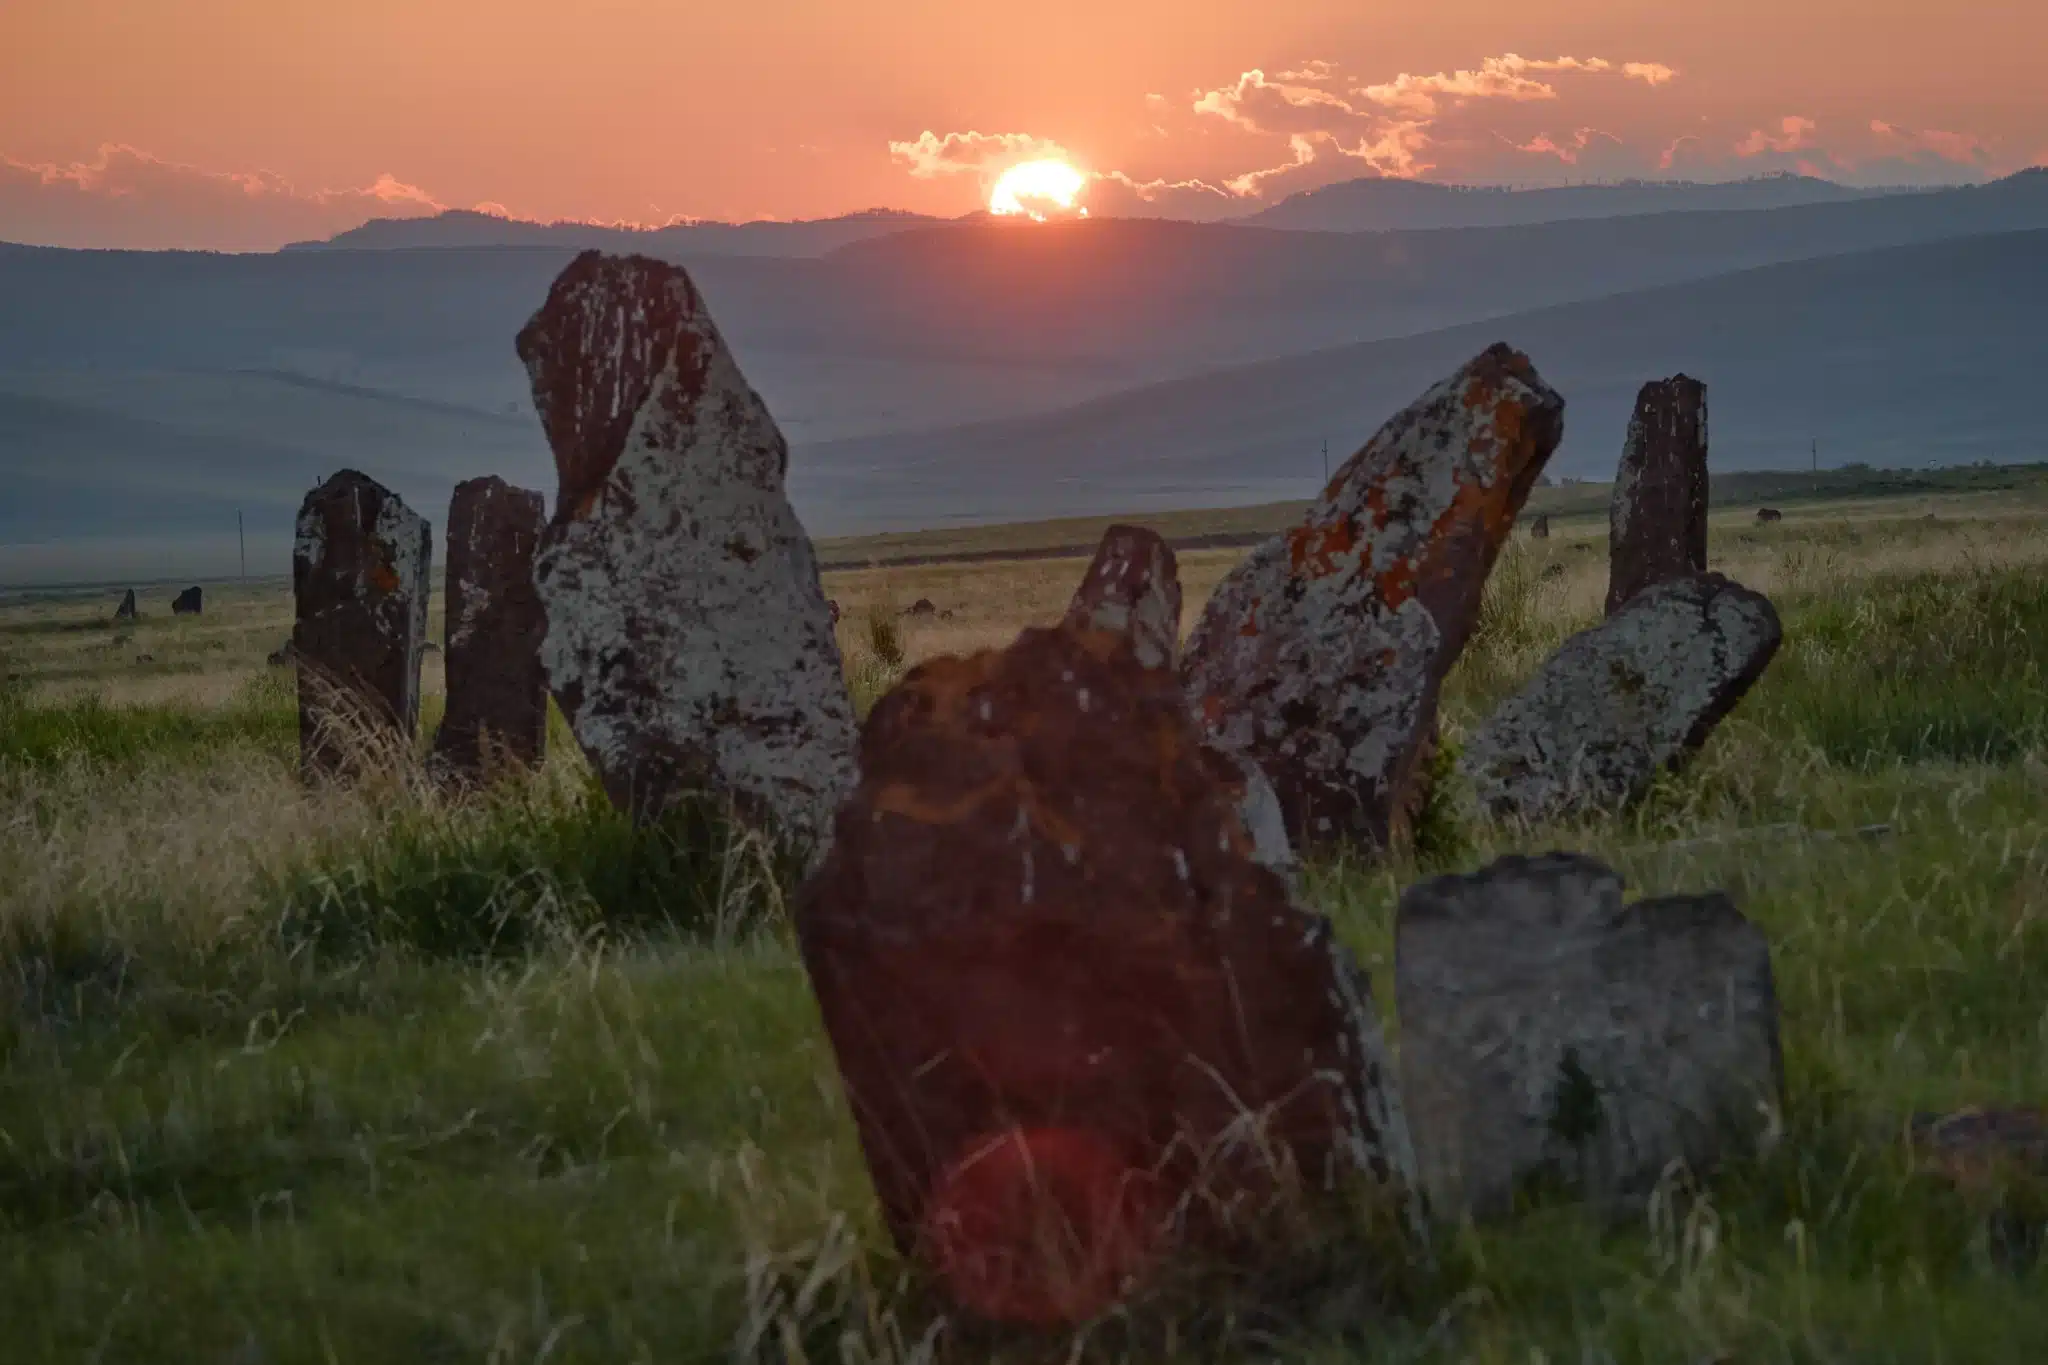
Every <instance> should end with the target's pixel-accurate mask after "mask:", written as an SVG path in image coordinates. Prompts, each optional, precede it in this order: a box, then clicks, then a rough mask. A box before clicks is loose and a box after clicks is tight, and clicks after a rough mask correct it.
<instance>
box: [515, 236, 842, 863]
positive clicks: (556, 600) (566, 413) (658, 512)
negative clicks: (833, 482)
mask: <svg viewBox="0 0 2048 1365" xmlns="http://www.w3.org/2000/svg"><path fill="white" fill-rule="evenodd" d="M518 351H519V357H520V359H521V360H522V361H524V362H525V365H526V369H527V373H528V375H529V376H530V377H531V379H532V382H533V396H534V406H535V408H536V409H537V410H538V411H539V413H540V418H541V425H542V427H543V428H544V429H545V430H546V432H547V436H548V444H549V446H550V447H551V448H552V449H553V451H554V456H555V467H556V470H557V472H558V474H559V476H560V489H559V492H558V494H557V496H556V500H555V512H554V517H553V519H552V520H551V521H550V522H549V523H548V526H547V529H546V530H545V531H544V532H543V533H542V535H541V541H540V548H539V551H538V552H537V554H536V556H535V561H534V579H535V583H536V585H537V586H538V588H539V591H540V597H541V602H542V605H543V607H544V609H545V611H546V614H547V622H548V626H547V636H546V640H545V642H544V643H543V645H542V648H541V660H542V664H543V666H544V667H545V669H546V670H547V675H548V680H549V683H550V685H551V686H552V688H553V690H554V694H555V698H556V700H557V701H558V702H559V703H560V704H561V707H562V711H563V713H564V715H566V716H567V717H568V719H569V723H570V726H571V728H572V729H573V730H574V732H575V735H576V739H577V742H578V743H579V744H580V745H581V746H582V748H583V750H584V752H585V753H586V754H587V755H588V756H589V758H590V761H591V764H592V766H593V767H594V768H595V769H596V771H597V773H598V774H599V776H600V778H601V779H602V780H603V782H604V785H605V788H606V790H607V791H608V792H609V793H610V795H611V797H612V799H613V801H615V802H616V803H618V804H619V805H620V806H621V807H622V808H624V809H627V810H630V811H632V812H633V813H634V814H635V815H636V816H639V817H643V818H644V817H647V816H650V815H653V814H657V813H659V812H660V811H662V810H665V809H666V808H668V807H669V806H670V805H672V804H673V803H674V802H675V801H676V800H678V799H679V798H680V797H682V796H684V795H685V794H687V793H690V792H696V791H706V792H711V793H714V794H716V795H719V796H721V797H724V798H728V799H730V800H731V801H732V802H733V803H734V806H735V808H736V809H737V810H738V811H739V812H740V813H741V814H742V815H743V817H744V818H746V819H748V820H750V821H752V822H755V823H757V824H761V825H764V826H767V827H769V828H772V829H773V830H775V831H776V832H777V834H778V836H779V837H781V838H783V839H785V840H786V841H788V842H789V843H791V844H793V845H797V846H799V847H804V846H808V847H810V848H811V849H812V850H813V851H814V852H815V851H816V848H817V843H818V841H819V840H820V839H821V838H822V837H823V836H824V834H825V832H826V830H827V829H828V828H829V825H830V820H831V814H832V811H833V810H834V809H835V808H836V807H837V806H838V804H839V801H840V800H841V798H842V797H843V796H844V794H845V793H846V791H847V790H849V789H850V788H851V786H852V784H853V778H854V768H853V754H854V720H853V703H852V700H851V698H850V697H849V696H848V694H847V690H846V682H845V678H844V676H843V675H842V673H841V669H840V661H839V651H838V647H837V644H836V643H835V642H834V639H833V636H832V620H831V614H830V609H829V608H828V607H827V606H826V604H825V594H824V592H823V590H822V589H821V588H820V586H819V582H818V564H817V556H816V554H815V553H814V551H813V549H812V546H811V542H810V538H809V537H808V536H807V535H805V533H804V529H803V527H802V525H801V524H800V523H799V522H798V520H797V517H796V513H795V511H794V509H792V508H791V507H790V504H789V500H788V498H787V497H786V496H785V494H784V478H785V476H786V474H787V470H788V464H789V449H788V446H787V445H786V444H785V442H784V440H783V437H782V433H781V432H780V431H779V430H778V429H777V428H776V425H775V421H774V419H773V418H772V417H771V416H770V415H769V412H768V409H767V406H766V405H765V404H764V403H763V402H762V401H761V399H760V397H759V395H757V394H756V393H755V392H754V390H753V389H752V388H751V387H749V385H748V384H747V382H746V379H745V378H744V377H743V376H742V375H741V373H740V370H739V367H738V365H737V364H736V363H735V362H734V360H733V356H732V352H731V351H730V349H728V347H727V346H726V344H725V341H724V339H723V338H722V337H721V336H720V335H719V331H718V328H717V327H716V326H715V325H714V324H713V322H712V320H711V316H710V314H709V313H708V312H707V311H706V309H705V306H704V301H703V299H702V297H701V296H700V295H699V293H698V292H697V289H696V287H695V286H694V285H693V284H692V283H691V281H690V277H689V275H688V274H687V273H686V272H685V271H684V270H682V269H681V268H680V267H678V266H674V265H670V264H668V263H666V262H662V261H655V260H650V259H648V258H646V257H641V256H632V257H621V256H610V255H606V254H604V253H601V252H596V251H589V252H585V253H583V254H582V255H580V256H578V257H577V258H576V259H575V260H574V261H573V262H571V263H570V265H569V266H568V267H567V268H566V269H565V270H563V272H562V273H561V275H560V276H559V277H558V278H557V279H556V280H555V282H554V285H553V287H552V288H551V289H550V290H549V291H548V297H547V301H546V303H544V304H543V305H542V307H541V309H540V311H539V312H537V313H535V314H534V316H533V318H532V320H531V321H529V322H528V323H527V324H526V326H525V328H524V329H523V330H522V331H521V332H520V333H519V339H518Z"/></svg>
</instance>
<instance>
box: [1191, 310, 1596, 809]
mask: <svg viewBox="0 0 2048 1365" xmlns="http://www.w3.org/2000/svg"><path fill="white" fill-rule="evenodd" d="M1563 432H1564V400H1563V399H1562V398H1560V397H1559V396H1558V395H1557V394H1556V393H1555V392H1553V391H1552V390H1551V389H1550V388H1549V387H1548V386H1547V385H1545V384H1544V382H1543V380H1542V379H1541V378H1540V377H1539V376H1538V375H1537V373H1536V370H1535V368H1534V367H1533V366H1532V365H1531V364H1530V363H1529V360H1528V358H1527V357H1526V356H1523V355H1521V354H1520V353H1518V352H1516V351H1513V350H1510V349H1509V348H1508V347H1506V346H1495V347H1492V348H1491V349H1489V350H1487V351H1485V352H1484V353H1482V354H1481V355H1479V356H1478V357H1476V358H1475V359H1474V360H1472V361H1471V362H1470V363H1469V364H1467V365H1465V366H1464V367H1463V368H1461V369H1460V370H1458V372H1457V373H1455V374H1453V375H1452V376H1450V377H1449V378H1448V379H1446V380H1444V381H1443V382H1442V383H1439V384H1437V385H1436V386H1435V387H1433V388H1431V389H1430V390H1429V391H1428V392H1427V393H1425V394H1424V395H1423V396H1422V397H1421V398H1420V399H1419V400H1418V401H1417V402H1416V403H1414V404H1413V405H1412V406H1410V407H1409V408H1408V409H1407V410H1406V411H1404V412H1402V413H1400V414H1398V415H1397V416H1395V417H1394V418H1393V419H1392V420H1391V421H1389V422H1388V423H1387V424H1386V425H1385V426H1384V427H1382V428H1381V429H1380V431H1379V433H1378V434H1377V435H1375V436H1374V437H1373V438H1372V440H1371V441H1369V442H1368V443H1367V444H1366V445H1365V447H1364V448H1363V449H1362V450H1360V451H1359V452H1358V453H1357V454H1356V455H1353V456H1352V457H1351V458H1350V459H1349V460H1347V461H1346V462H1345V464H1344V466H1343V467H1342V468H1341V469H1339V470H1338V471H1337V474H1336V476H1335V477H1334V478H1333V479H1331V481H1330V484H1329V487H1327V488H1326V489H1324V490H1323V495H1322V496H1321V497H1320V498H1319V499H1317V500H1316V502H1315V504H1314V505H1313V506H1312V507H1311V508H1310V509H1309V511H1308V514H1307V515H1306V516H1305V517H1304V518H1303V520H1302V522H1301V524H1300V525H1299V526H1297V527H1295V528H1294V529H1293V530H1291V531H1289V532H1287V533H1286V534H1284V535H1282V536H1279V537H1276V538H1275V539H1273V540H1269V541H1267V542H1265V543H1264V544H1262V545H1260V546H1259V547H1257V548H1256V549H1254V550H1253V551H1252V553H1251V554H1250V555H1249V556H1248V557H1247V558H1246V560H1245V561H1244V563H1243V564H1241V565H1240V566H1239V567H1238V568H1237V569H1236V570H1235V571H1233V572H1232V573H1231V575H1230V576H1229V577H1228V578H1226V579H1225V580H1224V581H1223V583H1222V584H1221V585H1220V586H1219V587H1218V588H1217V589H1216V593H1215V596H1213V597H1212V598H1211V599H1210V601H1209V605H1208V608H1207V610H1205V611H1204V612H1203V614H1202V618H1201V620H1200V622H1199V623H1198V624H1197V625H1196V627H1195V630H1194V633H1193V635H1192V636H1191V637H1190V638H1189V641H1188V648H1187V655H1186V659H1185V661H1184V663H1183V665H1182V676H1183V678H1184V680H1185V683H1186V687H1187V694H1188V699H1189V701H1190V703H1191V704H1192V705H1193V707H1194V708H1195V712H1196V714H1197V716H1198V717H1199V718H1200V719H1201V722H1202V724H1203V726H1204V727H1205V729H1206V731H1207V733H1208V736H1209V739H1210V742H1211V743H1213V744H1215V745H1216V746H1217V747H1218V748H1221V749H1224V750H1226V751H1228V752H1230V753H1235V754H1243V755H1247V756H1249V757H1251V758H1252V759H1254V760H1255V761H1256V762H1257V763H1258V765H1259V766H1260V768H1261V769H1263V770H1264V772H1265V774H1266V776H1267V777H1268V778H1270V779H1271V780H1272V783H1273V786H1274V789H1275V790H1276V791H1277V792H1278V794H1279V797H1280V802H1281V807H1282V809H1283V811H1284V812H1285V814H1286V819H1287V826H1288V832H1289V833H1290V834H1291V835H1292V836H1293V838H1294V841H1295V842H1296V844H1297V845H1300V844H1314V843H1321V842H1327V841H1330V840H1333V839H1338V838H1352V839H1357V840H1361V841H1363V842H1365V843H1367V844H1370V845H1381V846H1383V845H1385V844H1386V842H1387V841H1388V839H1389V837H1390V836H1391V834H1392V832H1393V827H1394V824H1395V821H1396V818H1397V816H1396V812H1397V811H1398V810H1399V809H1400V808H1401V806H1402V803H1403V802H1404V801H1406V800H1407V799H1408V798H1409V792H1410V790H1411V787H1412V784H1413V782H1414V780H1415V777H1416V770H1417V766H1418V763H1419V761H1420V759H1421V757H1422V750H1423V741H1424V737H1425V736H1426V735H1427V734H1428V733H1429V730H1430V726H1431V724H1432V723H1433V722H1434V720H1435V716H1436V704H1437V696H1438V693H1439V692H1440V690H1441V689H1442V686H1443V678H1444V675H1445V673H1447V672H1448V671H1449V670H1450V667H1451V664H1452V663H1453V662H1454V661H1455V660H1456V659H1457V657H1458V653H1459V651H1460V650H1462V649H1463V648H1464V646H1465V640H1466V638H1467V637H1468V636H1469V635H1470V634H1471V632H1472V627H1473V624H1474V622H1475V621H1476V619H1477V617H1478V612H1479V600H1480V594H1481V592H1482V590H1483V589H1484V587H1485V585H1486V576H1487V574H1488V573H1489V572H1491V570H1492V568H1493V562H1494V559H1495V558H1496V557H1497V556H1498V555H1499V553H1500V548H1501V546H1502V544H1503V543H1504V542H1505V541H1506V540H1507V537H1508V534H1509V532H1510V530H1511V529H1512V528H1513V525H1514V520H1515V516H1516V514H1517V513H1518V512H1519V511H1520V510H1521V507H1522V504H1523V503H1524V502H1525V501H1526V500H1527V498H1528V495H1529V490H1530V489H1531V488H1533V487H1534V486H1535V484H1536V480H1537V477H1538V476H1539V475H1540V474H1541V473H1542V470H1543V465H1544V462H1545V461H1546V460H1548V459H1549V458H1550V455H1551V452H1552V451H1554V450H1555V449H1556V448H1557V443H1558V441H1559V439H1560V438H1561V437H1562V435H1563Z"/></svg>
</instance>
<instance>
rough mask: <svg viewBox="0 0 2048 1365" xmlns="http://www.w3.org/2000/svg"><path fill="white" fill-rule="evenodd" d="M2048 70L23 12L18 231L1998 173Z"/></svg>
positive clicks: (1382, 9) (1851, 23)
mask: <svg viewBox="0 0 2048 1365" xmlns="http://www.w3.org/2000/svg"><path fill="white" fill-rule="evenodd" d="M1709 15H1710V16H1711V18H1710V19H1709V18H1707V17H1705V16H1709ZM1510 54H1520V57H1521V58H1522V59H1523V60H1522V61H1521V62H1519V63H1518V62H1515V61H1512V60H1509V58H1510ZM2044 58H2048V5H2044V4H2042V3H2040V2H2039V0H1952V3H1948V4H1944V5H1940V6H1933V5H1908V4H1904V3H1899V0H1853V2H1852V0H1782V2H1773V0H1692V2H1691V3H1690V4H1686V5H1664V4H1660V5H1656V6H1651V5H1648V4H1642V3H1630V4H1619V3H1607V2H1603V0H1556V2H1554V3H1546V4H1542V5H1532V4H1528V3H1526V0H1518V2H1517V3H1509V2H1508V0H1432V2H1431V3H1429V4H1426V5H1414V4H1410V5H1402V6H1395V5H1390V4H1381V3H1377V2H1376V0H1287V3H1285V4H1269V3H1249V2H1247V0H1034V2H1033V3H1031V4H1028V5H1015V4H1012V5H1003V6H996V5H981V4H972V3H966V2H965V0H869V2H868V3H864V4H863V3H853V2H850V0H750V3H742V4H724V3H708V2H707V0H665V2H664V0H346V3H343V2H342V0H318V2H317V3H315V2H314V0H179V3H176V4H172V3H166V2H165V0H6V3H5V4H0V239H7V240H17V241H20V240H31V241H51V242H59V243H65V244H75V245H147V246H159V245H190V246H199V245H207V246H219V247H225V248H251V247H264V246H270V245H275V244H276V243H277V242H280V241H283V240H290V239H292V238H294V237H305V236H313V235H324V234H325V233H327V232H331V231H334V230H336V229H337V228H339V227H343V226H348V225H349V224H350V223H352V222H358V221H361V220H362V219H363V218H365V217H368V216H371V215H373V214H379V213H390V212H407V211H411V212H417V211H423V210H427V209H431V208H433V207H435V206H457V207H471V206H475V205H479V204H495V205H501V206H503V207H504V208H505V209H507V210H509V211H511V212H513V213H515V214H518V215H519V216H522V217H539V218H555V217H569V218H591V219H597V220H603V221H611V220H630V221H641V222H659V221H663V220H666V219H669V218H671V217H674V216H677V215H696V216H706V217H720V218H746V217H785V218H786V217H818V216H825V215H830V214H834V213H839V212H843V211H847V210H851V209H858V208H863V207H867V206H871V205H884V204H885V205H891V206H895V207H901V208H911V209H920V210H925V211H929V212H935V213H949V214H950V213H960V212H963V211H966V210H968V209H971V208H974V207H976V206H977V205H978V204H979V203H981V202H982V200H983V197H984V195H985V192H986V182H987V178H988V176H989V174H990V173H992V172H993V171H994V170H995V169H998V168H999V167H1000V165H1001V164H1003V163H1004V162H1005V161H1006V160H1015V159H1019V158H1021V157H1023V156H1025V155H1028V154H1033V153H1036V152H1042V151H1044V150H1046V149H1047V148H1049V147H1051V148H1057V149H1058V150H1060V151H1063V152H1065V153H1066V154H1067V155H1069V156H1070V157H1071V158H1072V159H1073V160H1074V162H1075V163H1076V164H1077V165H1080V166H1081V167H1083V168H1084V169H1087V170H1090V171H1093V172H1097V173H1099V174H1102V175H1105V176H1110V177H1120V178H1110V179H1104V180H1098V181H1097V182H1096V183H1095V184H1094V185H1093V186H1092V187H1091V189H1090V191H1089V202H1090V205H1091V207H1093V208H1094V209H1095V210H1096V211H1097V212H1150V213H1171V214H1176V215H1186V216H1204V217H1216V216H1223V215H1226V214H1232V213H1242V212H1248V211H1252V210H1255V209H1257V208H1258V207H1260V206H1261V205H1262V204H1263V203H1266V202H1271V201H1272V200H1273V199H1276V198H1280V197H1284V196H1285V194H1287V193H1291V192H1293V191H1295V190H1298V189H1303V188H1308V187H1311V186H1313V185H1315V184H1320V183H1327V182H1328V181H1331V180H1338V179H1348V178H1351V177H1353V176H1356V175H1361V174H1371V173H1373V172H1374V171H1375V170H1378V171H1381V172H1386V173H1395V174H1420V175H1424V176H1427V177H1429V178H1434V179H1441V180H1465V181H1494V182H1502V181H1505V182H1538V181H1549V182H1554V181H1557V180H1559V179H1563V178H1586V179H1590V178H1613V177H1617V176H1622V175H1630V174H1642V175H1667V176H1687V177H1690V178H1696V179H1720V178H1729V177H1732V176H1739V175H1744V174H1752V173H1756V172H1759V171H1767V170H1779V169H1802V168H1804V169H1810V170H1813V171H1815V172H1818V173H1821V174H1826V175H1830V176H1833V177H1835V178H1838V179H1846V180H1852V181H1864V182H1882V181H1898V180H1912V181H1927V180H1937V179H1957V178H1981V177H1982V176H1984V175H1988V174H2001V173H2004V172H2006V171H2010V170H2013V169H2017V168H2019V167H2022V166H2026V165H2029V164H2033V163H2035V162H2037V161H2041V160H2044V159H2048V93H2044V91H2048V81H2044V80H2043V79H2042V78H2041V76H2040V74H2039V71H2038V67H2039V66H2040V65H2041V64H2042V62H2043V59H2044ZM1489 59H1492V60H1491V62H1489ZM1561 59H1564V60H1561ZM1630 64H1634V74H1631V72H1630V70H1629V67H1630ZM1663 69H1668V71H1669V72H1670V73H1671V74H1670V75H1668V77H1667V76H1666V75H1665V74H1663ZM1282 73H1294V74H1292V75H1283V74H1282ZM1404 77H1405V79H1404ZM927 132H929V133H930V134H931V135H932V136H931V137H930V138H929V139H924V140H923V141H922V142H920V139H921V138H922V135H923V134H925V133H927ZM967 134H979V135H981V136H980V137H978V138H969V137H967V136H965V135H967ZM948 135H960V136H955V137H952V138H951V139H950V140H948ZM892 144H897V148H896V150H895V151H893V152H892ZM1261 173H1264V174H1261ZM1175 185H1179V186H1180V188H1172V186H1175ZM1134 186H1146V187H1147V188H1144V189H1142V190H1141V189H1138V188H1134Z"/></svg>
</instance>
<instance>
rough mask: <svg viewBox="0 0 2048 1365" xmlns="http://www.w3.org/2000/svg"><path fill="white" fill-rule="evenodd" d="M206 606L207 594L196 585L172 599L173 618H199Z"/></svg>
mask: <svg viewBox="0 0 2048 1365" xmlns="http://www.w3.org/2000/svg"><path fill="white" fill-rule="evenodd" d="M205 605H206V594H205V593H203V592H201V591H200V590H199V587H198V585H197V584H194V585H193V586H192V587H189V588H187V589H185V590H184V591H183V592H181V593H179V594H178V595H177V596H176V597H174V598H172V599H171V614H172V615H173V616H197V615H199V614H200V612H201V610H202V609H203V608H204V606H205Z"/></svg>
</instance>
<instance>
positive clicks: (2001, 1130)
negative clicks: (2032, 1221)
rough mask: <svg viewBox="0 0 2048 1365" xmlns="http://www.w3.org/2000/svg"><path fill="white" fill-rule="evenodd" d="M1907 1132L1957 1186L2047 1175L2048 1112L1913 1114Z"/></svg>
mask: <svg viewBox="0 0 2048 1365" xmlns="http://www.w3.org/2000/svg"><path fill="white" fill-rule="evenodd" d="M1908 1131H1909V1135H1910V1137H1911V1140H1912V1144H1913V1146H1914V1148H1915V1149H1916V1150H1918V1151H1920V1152H1922V1153H1924V1154H1925V1155H1926V1156H1927V1157H1928V1158H1929V1160H1930V1161H1931V1163H1932V1164H1933V1165H1934V1166H1935V1168H1936V1169H1938V1170H1940V1171H1941V1172H1942V1173H1943V1174H1944V1175H1946V1176H1948V1177H1949V1178H1950V1179H1951V1180H1953V1181H1955V1182H1956V1183H1957V1184H1959V1185H1965V1186H1972V1185H1977V1184H1981V1183H1984V1182H1987V1181H1990V1180H1993V1179H1996V1178H1997V1177H1998V1176H2000V1175H2001V1174H2009V1173H2012V1172H2020V1171H2024V1172H2033V1173H2039V1174H2048V1109H2042V1108H2030V1109H1964V1110H1961V1111H1958V1112H1956V1113H1952V1114H1915V1115H1914V1116H1913V1120H1912V1122H1911V1124H1910V1125H1908Z"/></svg>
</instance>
